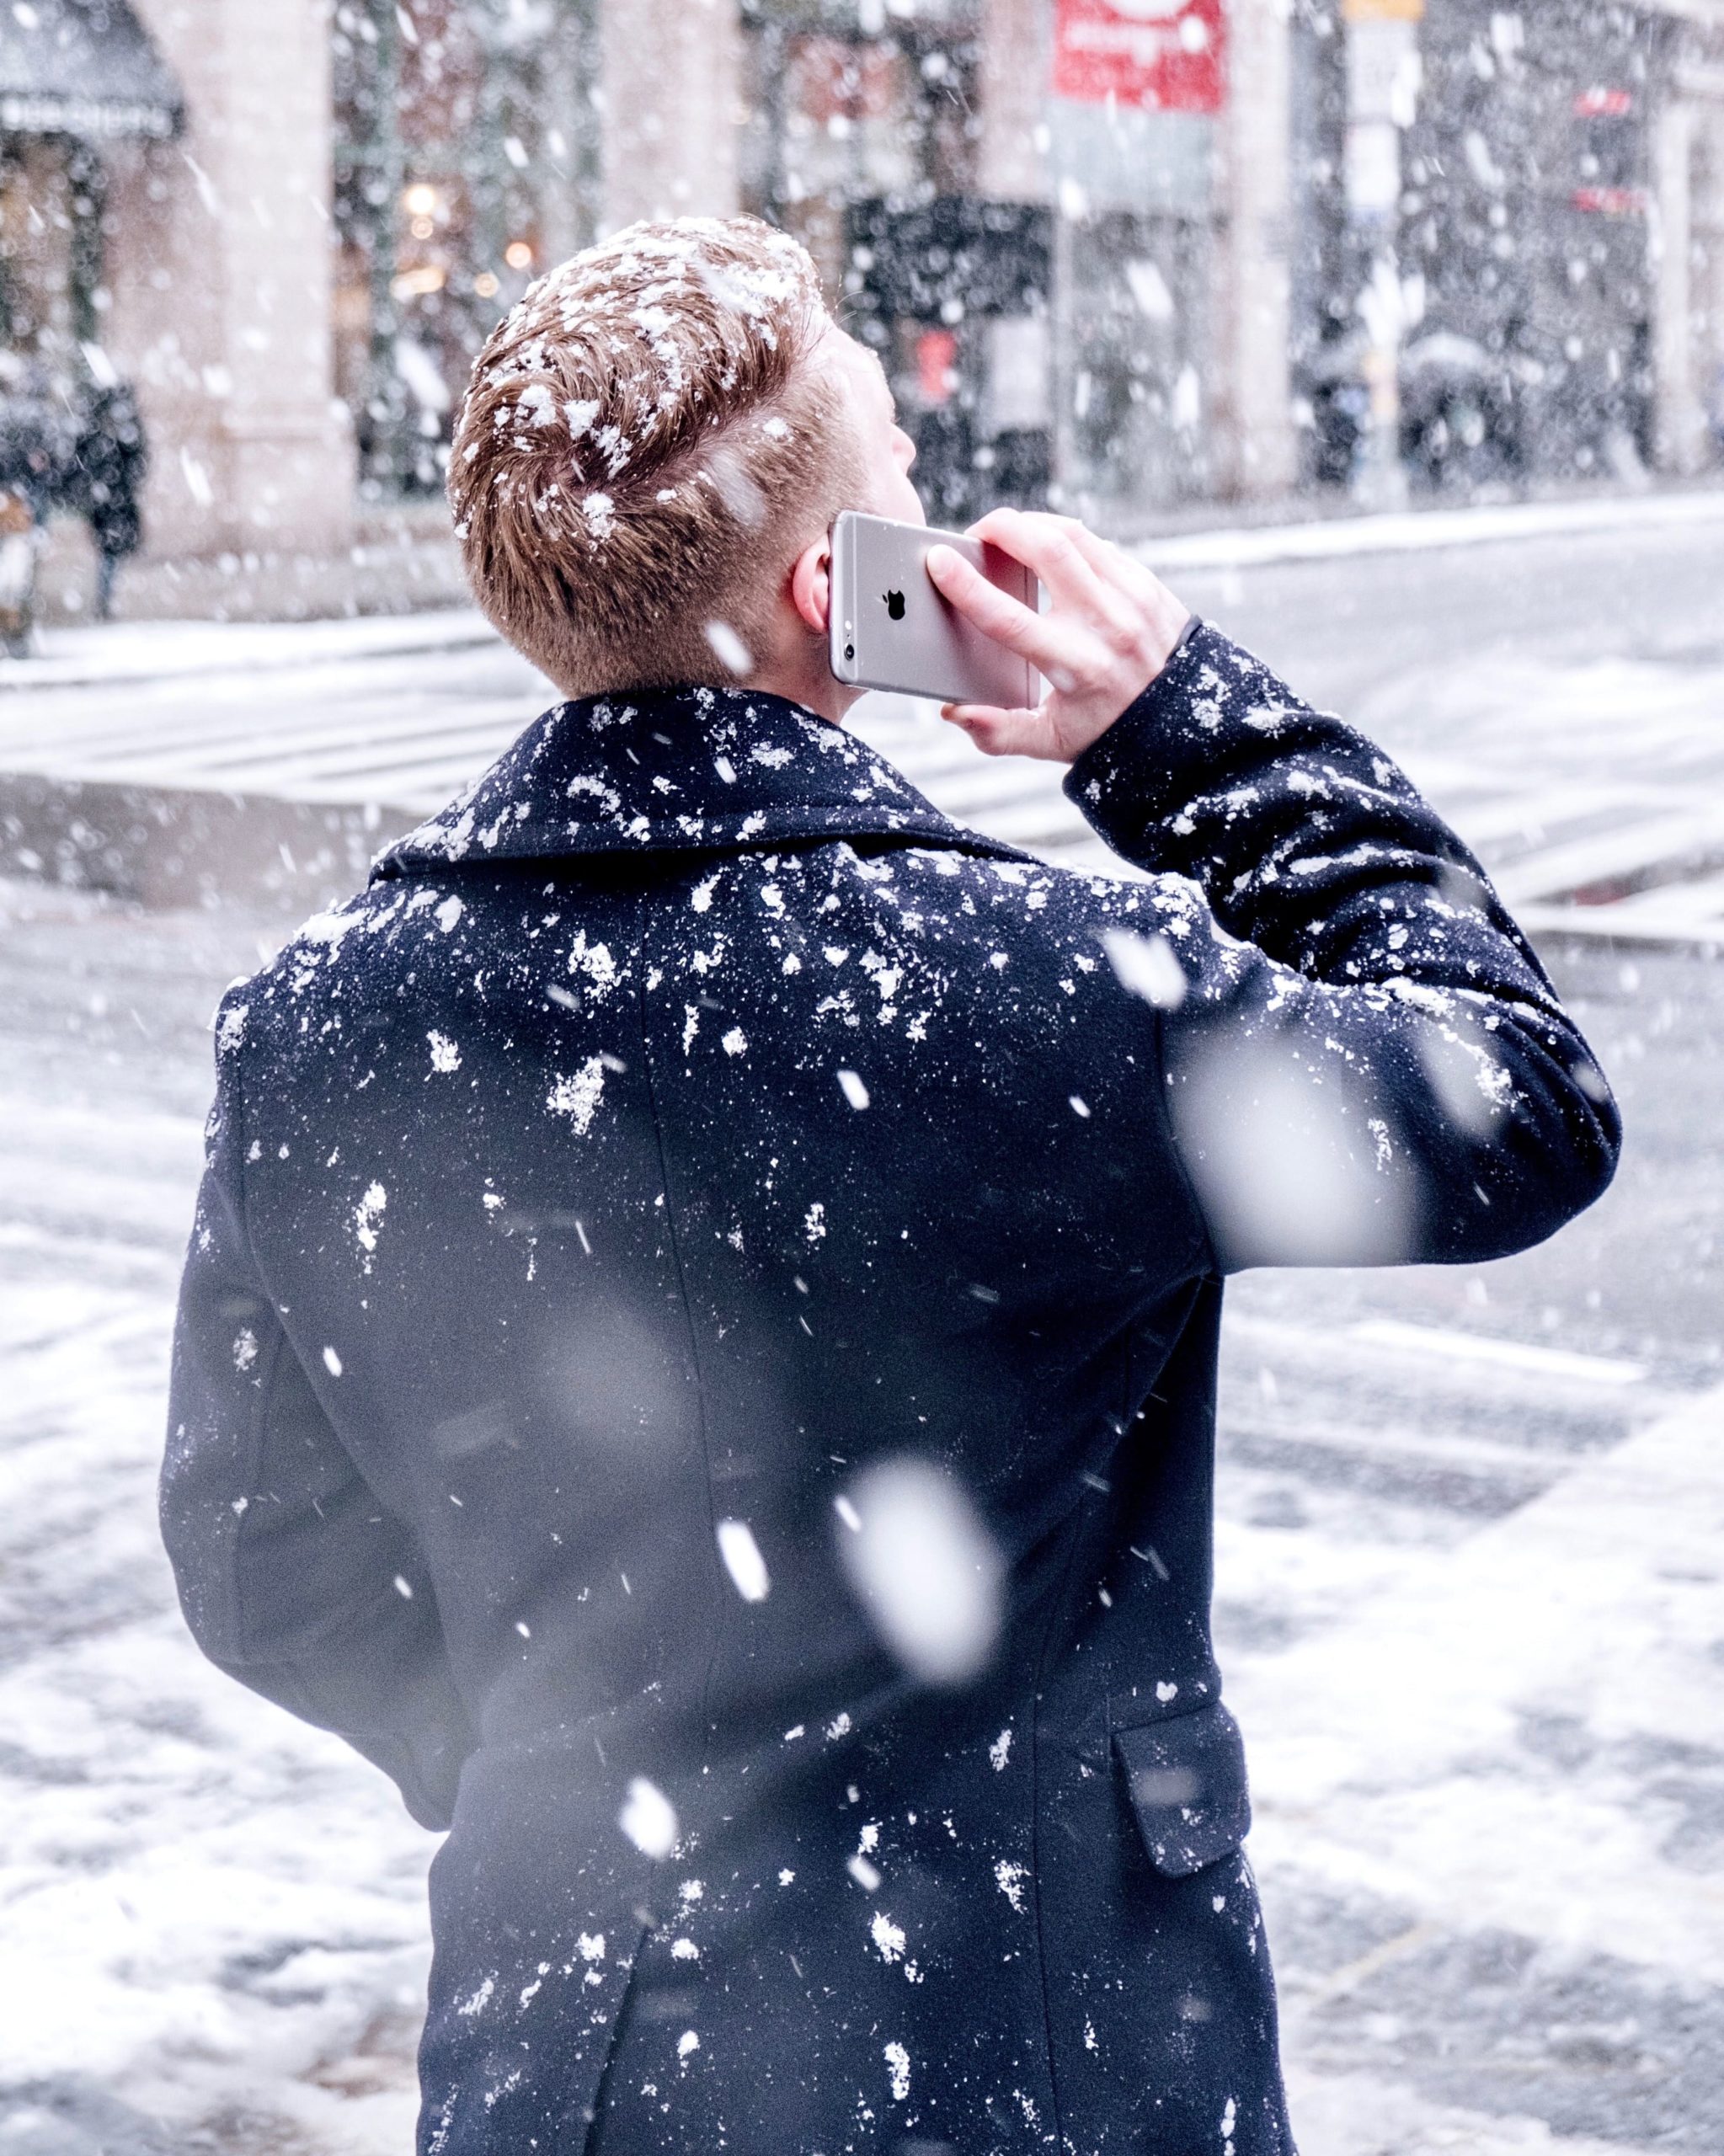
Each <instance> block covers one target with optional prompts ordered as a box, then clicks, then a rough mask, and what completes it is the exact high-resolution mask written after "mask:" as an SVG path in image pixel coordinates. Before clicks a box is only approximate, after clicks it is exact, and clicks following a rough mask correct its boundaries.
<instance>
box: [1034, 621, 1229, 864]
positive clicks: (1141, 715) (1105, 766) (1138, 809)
mask: <svg viewBox="0 0 1724 2156" xmlns="http://www.w3.org/2000/svg"><path fill="white" fill-rule="evenodd" d="M1228 648H1230V647H1229V645H1228V643H1227V639H1226V638H1225V637H1224V636H1222V635H1221V633H1220V631H1219V630H1216V629H1212V628H1211V627H1209V623H1208V622H1204V621H1201V620H1199V619H1198V616H1196V615H1195V614H1193V616H1192V617H1191V619H1190V620H1189V621H1188V622H1187V623H1186V625H1185V627H1184V628H1183V629H1182V631H1181V632H1180V638H1179V641H1178V643H1176V644H1175V645H1174V647H1173V649H1172V652H1171V653H1170V654H1168V658H1167V663H1166V665H1165V666H1163V667H1162V669H1161V672H1160V673H1159V674H1158V675H1156V678H1155V680H1153V681H1151V682H1150V685H1149V686H1148V687H1147V688H1146V689H1145V691H1143V693H1142V695H1141V696H1138V697H1137V698H1136V699H1135V700H1134V702H1131V703H1129V704H1128V705H1127V706H1126V707H1125V709H1124V711H1123V712H1121V713H1120V714H1119V716H1118V718H1116V719H1115V720H1114V722H1113V724H1112V725H1111V726H1110V727H1109V728H1108V730H1107V732H1106V733H1105V734H1101V735H1099V736H1098V737H1097V739H1095V740H1094V741H1092V743H1091V744H1090V745H1089V747H1088V748H1087V749H1086V750H1084V752H1083V754H1082V755H1081V756H1080V757H1078V758H1077V760H1075V762H1074V763H1073V765H1072V766H1071V769H1070V771H1068V772H1067V773H1066V774H1065V787H1064V791H1065V798H1066V799H1067V800H1068V801H1070V803H1072V804H1073V806H1074V807H1075V808H1076V809H1077V810H1078V811H1079V812H1080V814H1081V815H1082V816H1083V817H1084V819H1086V822H1088V823H1089V824H1090V825H1092V828H1093V829H1094V830H1096V831H1097V832H1098V833H1099V834H1100V835H1101V836H1102V838H1104V839H1105V840H1106V841H1107V842H1108V845H1109V846H1111V847H1112V848H1113V851H1114V852H1115V853H1117V854H1119V855H1121V856H1123V857H1124V859H1126V860H1128V861H1137V860H1140V857H1142V856H1143V854H1144V851H1145V839H1146V838H1147V837H1148V835H1149V831H1150V826H1151V825H1153V824H1154V823H1155V822H1156V819H1158V817H1159V815H1160V814H1161V797H1162V796H1163V795H1164V794H1165V793H1166V791H1167V789H1168V787H1169V786H1170V784H1171V782H1172V776H1173V771H1172V758H1171V757H1169V755H1167V752H1166V742H1167V739H1168V738H1169V734H1170V730H1171V729H1172V728H1173V727H1174V726H1175V724H1176V723H1177V722H1179V721H1182V720H1185V719H1188V718H1191V717H1193V716H1196V717H1198V718H1199V720H1200V721H1201V719H1202V717H1203V714H1202V713H1201V712H1195V711H1194V706H1195V703H1196V699H1197V694H1198V687H1199V686H1200V684H1201V682H1202V679H1203V674H1204V668H1205V666H1206V665H1208V664H1210V663H1211V662H1212V661H1213V660H1214V658H1215V657H1216V656H1217V655H1218V654H1219V653H1220V652H1221V651H1225V650H1226V649H1228ZM1219 720H1220V712H1219V711H1218V712H1216V714H1215V717H1214V719H1213V720H1211V721H1210V722H1209V723H1212V724H1214V723H1219Z"/></svg>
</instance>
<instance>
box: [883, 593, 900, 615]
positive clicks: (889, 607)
mask: <svg viewBox="0 0 1724 2156" xmlns="http://www.w3.org/2000/svg"><path fill="white" fill-rule="evenodd" d="M880 596H881V597H882V598H883V600H885V602H886V618H887V620H888V621H889V622H901V621H902V620H903V619H904V594H903V593H902V592H901V591H883V592H882V593H881V595H880Z"/></svg>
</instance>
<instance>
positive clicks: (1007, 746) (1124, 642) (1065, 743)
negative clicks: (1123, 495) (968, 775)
mask: <svg viewBox="0 0 1724 2156" xmlns="http://www.w3.org/2000/svg"><path fill="white" fill-rule="evenodd" d="M966 536H968V537H969V538H972V539H985V540H987V541H989V542H990V543H991V544H992V545H994V546H995V547H999V548H1000V549H1001V551H1002V552H1005V553H1007V554H1010V555H1011V557H1012V558H1013V559H1014V560H1015V561H1019V562H1022V563H1023V564H1024V566H1025V567H1026V568H1030V569H1033V570H1034V571H1035V573H1036V574H1037V575H1038V577H1039V578H1040V579H1042V582H1043V584H1045V585H1046V587H1047V590H1048V594H1049V598H1050V600H1052V602H1053V603H1052V606H1051V608H1050V610H1049V611H1048V612H1047V613H1045V614H1033V613H1032V612H1031V611H1030V610H1029V608H1028V607H1027V606H1022V605H1021V604H1020V603H1019V601H1018V600H1016V599H1013V598H1012V597H1011V595H1009V594H1008V593H1006V592H1004V591H1001V589H1000V588H999V586H998V585H997V584H990V583H989V581H988V579H986V577H985V576H984V575H983V574H981V572H980V571H979V569H974V568H971V567H970V565H969V563H968V562H967V561H965V560H964V558H963V556H962V555H961V554H957V553H954V552H953V550H952V548H951V547H930V549H929V550H928V574H929V575H930V576H931V578H932V579H933V580H934V583H935V584H936V585H937V588H938V589H939V590H940V592H941V593H942V595H943V596H944V597H945V598H946V599H947V600H949V601H950V602H951V604H952V605H953V606H955V607H956V608H957V610H958V612H959V613H960V614H962V615H963V616H964V617H965V618H966V619H967V620H969V621H970V622H974V625H975V626H976V627H977V628H979V630H980V631H981V632H982V633H983V635H984V636H989V637H992V638H994V640H995V643H1003V644H1004V645H1005V646H1006V649H1007V650H1008V651H1015V652H1016V653H1017V654H1018V655H1019V657H1020V658H1022V659H1028V661H1029V663H1030V664H1031V665H1032V666H1033V667H1034V668H1035V669H1036V670H1037V671H1038V673H1040V674H1041V675H1043V677H1044V678H1045V680H1046V681H1047V683H1048V694H1047V696H1045V697H1044V698H1043V701H1042V703H1041V705H1040V707H1038V709H1037V710H1035V711H1001V710H1000V709H999V708H998V707H995V706H994V705H991V704H942V706H941V707H940V716H941V717H942V718H949V719H950V720H951V721H952V723H953V725H954V726H961V727H962V728H963V730H964V732H965V733H966V734H969V737H970V739H971V740H972V741H974V743H975V744H976V746H977V748H979V750H981V751H982V753H983V754H984V755H988V756H1042V757H1045V758H1046V759H1048V760H1049V761H1050V762H1053V763H1059V764H1069V763H1071V762H1073V761H1075V759H1076V758H1077V757H1079V756H1081V755H1082V754H1083V752H1084V750H1086V749H1087V748H1088V747H1089V745H1090V744H1091V743H1092V741H1096V740H1098V739H1100V738H1101V736H1102V734H1105V733H1106V732H1107V730H1108V728H1109V727H1110V726H1111V725H1112V724H1113V722H1114V720H1115V719H1116V718H1118V716H1119V714H1120V713H1121V712H1123V711H1124V709H1125V708H1126V707H1127V705H1128V704H1130V703H1132V702H1134V701H1135V700H1136V699H1137V698H1138V697H1139V696H1141V695H1142V694H1143V692H1144V691H1145V689H1146V688H1148V686H1149V685H1150V682H1151V681H1153V680H1155V678H1156V675H1158V674H1159V673H1160V672H1161V669H1162V668H1163V667H1164V666H1165V665H1166V664H1167V659H1168V657H1169V654H1171V653H1172V649H1173V647H1174V645H1175V644H1176V643H1177V642H1178V641H1179V635H1180V632H1181V631H1182V629H1183V628H1184V627H1185V625H1186V623H1187V622H1188V621H1189V620H1190V618H1191V616H1190V613H1189V611H1188V609H1187V608H1185V607H1184V606H1181V604H1180V603H1179V601H1178V600H1177V599H1176V598H1175V597H1174V596H1173V594H1172V592H1171V591H1169V590H1168V589H1167V587H1166V584H1163V583H1162V582H1161V579H1160V578H1159V577H1156V576H1152V575H1151V574H1150V572H1149V570H1148V569H1146V568H1144V566H1143V565H1142V563H1140V562H1134V561H1133V560H1132V558H1131V557H1130V556H1129V554H1127V553H1124V552H1122V551H1121V550H1120V548H1118V547H1115V546H1113V545H1111V544H1110V543H1109V542H1108V541H1107V540H1105V539H1098V538H1097V536H1095V534H1094V533H1093V532H1092V531H1086V530H1085V529H1084V527H1083V526H1082V525H1081V524H1080V523H1079V522H1078V521H1077V520H1076V519H1075V517H1070V516H1049V515H1044V514H1043V512H1041V511H1039V510H1018V509H996V510H990V512H989V514H988V515H986V516H985V517H983V518H982V520H980V522H979V523H977V524H973V525H971V526H970V527H969V532H968V534H967V535H966Z"/></svg>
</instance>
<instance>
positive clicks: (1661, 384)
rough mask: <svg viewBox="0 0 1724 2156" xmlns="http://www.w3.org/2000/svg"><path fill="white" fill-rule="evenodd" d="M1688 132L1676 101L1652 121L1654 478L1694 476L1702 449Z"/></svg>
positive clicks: (1686, 113)
mask: <svg viewBox="0 0 1724 2156" xmlns="http://www.w3.org/2000/svg"><path fill="white" fill-rule="evenodd" d="M1694 132H1695V130H1694V114H1693V111H1692V110H1691V109H1690V108H1689V105H1688V104H1686V103H1685V102H1684V100H1683V99H1680V98H1672V99H1670V100H1669V102H1668V103H1667V104H1665V105H1664V107H1663V109H1662V110H1661V111H1660V112H1659V113H1658V114H1657V118H1656V119H1655V120H1654V122H1653V130H1652V200H1653V201H1654V203H1655V204H1656V205H1657V220H1656V222H1655V224H1654V227H1653V231H1654V235H1655V237H1654V243H1653V248H1652V280H1653V281H1652V380H1653V392H1652V408H1653V414H1654V418H1653V428H1652V435H1653V456H1654V458H1655V460H1656V462H1657V465H1658V467H1659V469H1660V470H1661V471H1665V472H1680V473H1684V474H1686V473H1689V472H1697V471H1699V470H1700V467H1701V466H1702V465H1703V464H1704V462H1705V450H1706V419H1705V405H1704V404H1703V403H1702V402H1701V393H1700V383H1699V382H1697V381H1696V380H1695V341H1696V340H1695V334H1694V333H1695V321H1694V317H1695V305H1694V163H1695V157H1694Z"/></svg>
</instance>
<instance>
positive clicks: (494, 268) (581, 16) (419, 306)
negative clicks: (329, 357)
mask: <svg viewBox="0 0 1724 2156" xmlns="http://www.w3.org/2000/svg"><path fill="white" fill-rule="evenodd" d="M592 37H593V23H592V7H591V0H586V4H582V0H483V4H475V0H412V4H411V5H406V4H403V5H397V4H396V0H343V4H341V5H339V6H338V7H337V8H336V10H335V13H334V28H333V38H334V88H335V109H336V153H335V226H336V233H337V245H338V268H337V296H336V336H337V385H338V390H339V394H340V395H341V396H342V398H344V400H345V402H346V403H347V404H348V406H349V408H350V410H351V411H352V413H353V415H354V423H355V432H356V434H357V436H358V440H359V446H360V462H361V469H362V473H363V484H364V487H365V489H366V492H367V493H368V494H371V496H373V497H374V498H376V497H379V496H384V495H388V494H435V493H437V492H439V491H440V489H441V487H442V484H443V477H444V471H445V468H446V460H447V442H448V437H449V433H450V428H451V419H452V414H453V410H454V407H455V404H456V400H457V398H458V397H459V395H460V392H461V388H462V384H463V383H464V382H465V381H466V378H467V372H468V370H469V369H470V367H471V366H472V360H473V357H474V355H475V354H476V353H477V352H478V350H479V347H480V346H481V345H482V344H483V342H484V339H485V338H486V336H487V335H488V333H489V331H490V328H491V327H492V325H493V324H494V323H495V321H496V320H497V318H498V316H499V313H500V312H503V311H504V309H505V308H506V307H509V306H510V305H511V304H512V303H513V302H514V301H515V299H517V298H518V297H519V296H520V294H521V293H522V292H523V291H525V290H526V286H528V284H529V283H531V280H532V279H533V278H534V277H535V276H536V275H537V274H538V272H539V271H540V270H542V268H544V267H545V266H546V265H547V263H549V262H551V261H552V260H556V259H561V258H562V256H563V254H565V253H568V252H570V251H571V250H572V249H573V248H574V247H576V246H579V244H581V243H582V242H583V241H584V240H585V239H587V238H589V237H590V230H591V193H592V179H593V168H594V160H593V155H592V146H591V143H590V140H589V139H588V136H589V134H590V115H591V112H592V106H591V103H590V98H589V97H588V95H587V93H586V88H585V85H586V84H588V83H590V79H591V75H590V66H588V64H587V63H588V61H590V45H591V40H592Z"/></svg>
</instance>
